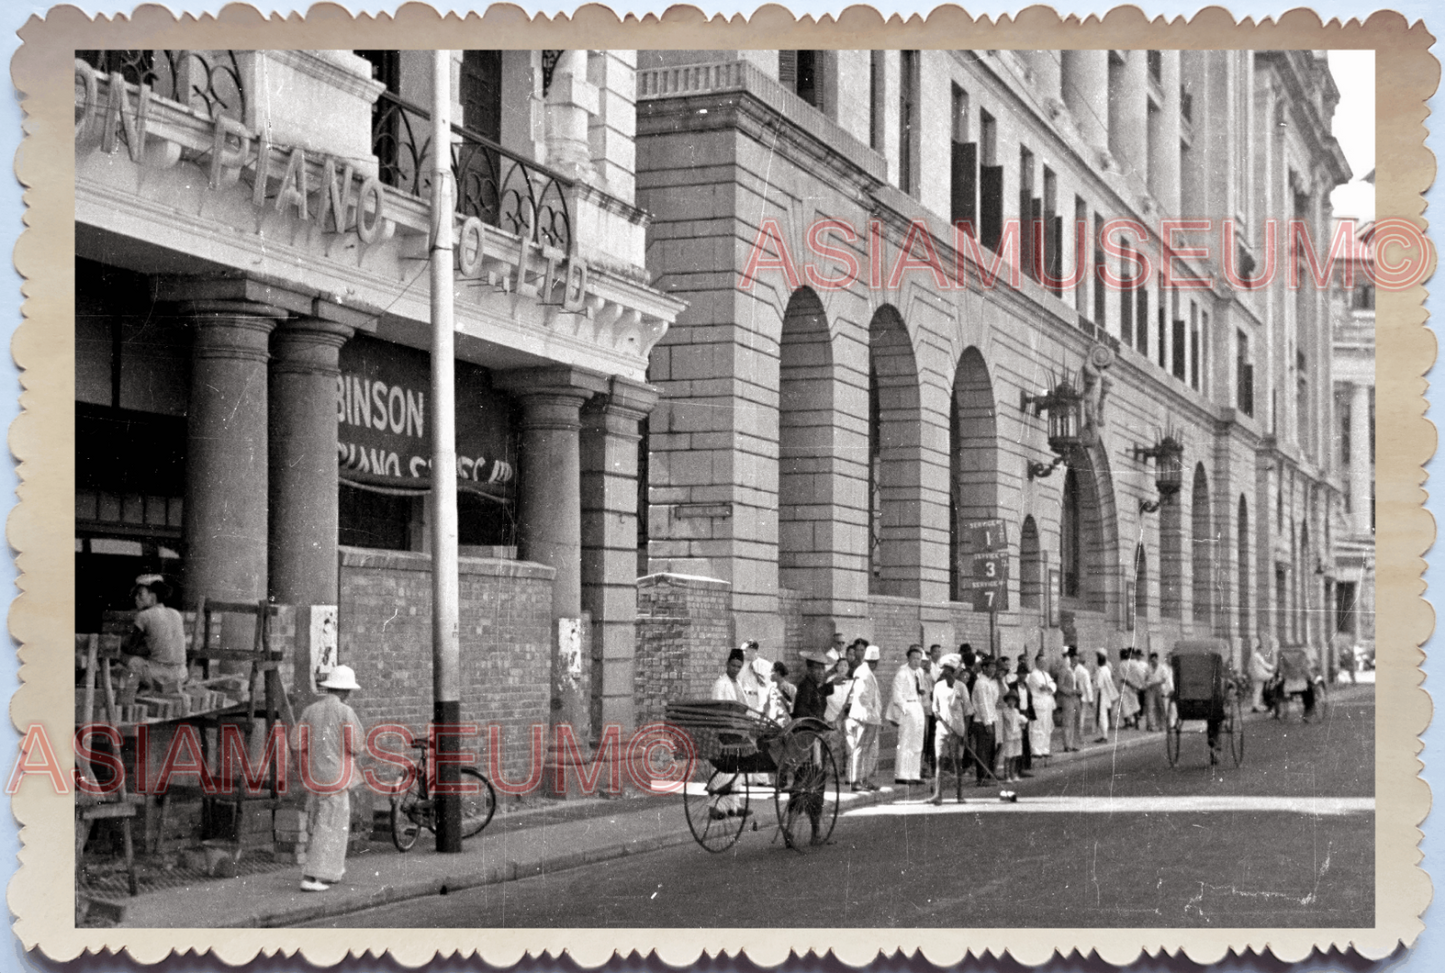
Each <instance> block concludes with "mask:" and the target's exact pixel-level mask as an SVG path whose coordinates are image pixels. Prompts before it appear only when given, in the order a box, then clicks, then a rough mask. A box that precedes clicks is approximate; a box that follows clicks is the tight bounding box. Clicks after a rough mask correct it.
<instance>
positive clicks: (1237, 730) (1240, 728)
mask: <svg viewBox="0 0 1445 973" xmlns="http://www.w3.org/2000/svg"><path fill="white" fill-rule="evenodd" d="M1224 732H1225V733H1228V734H1229V755H1230V756H1231V757H1233V758H1234V766H1236V767H1238V766H1239V765H1240V764H1242V763H1244V713H1243V712H1242V711H1241V709H1240V705H1239V697H1238V696H1235V697H1234V698H1233V699H1231V700H1230V701H1229V707H1228V709H1226V710H1225V711H1224Z"/></svg>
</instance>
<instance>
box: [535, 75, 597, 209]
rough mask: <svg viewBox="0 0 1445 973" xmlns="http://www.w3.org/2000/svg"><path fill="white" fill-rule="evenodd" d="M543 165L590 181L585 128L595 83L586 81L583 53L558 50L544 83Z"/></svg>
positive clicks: (593, 103) (594, 106) (593, 108)
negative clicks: (546, 84) (545, 157)
mask: <svg viewBox="0 0 1445 973" xmlns="http://www.w3.org/2000/svg"><path fill="white" fill-rule="evenodd" d="M546 104H547V165H548V166H550V167H551V168H553V169H556V170H557V171H558V172H560V173H562V174H563V175H564V176H569V177H571V178H573V179H577V180H580V181H582V182H591V181H592V177H593V169H592V147H591V144H590V143H589V141H588V138H587V128H588V124H589V123H590V121H591V118H592V116H593V115H595V114H597V111H598V98H597V86H596V85H594V84H592V83H591V82H589V81H588V80H587V52H586V51H559V52H558V57H557V63H556V65H555V66H554V67H553V68H552V81H551V84H549V85H548V86H547V95H546Z"/></svg>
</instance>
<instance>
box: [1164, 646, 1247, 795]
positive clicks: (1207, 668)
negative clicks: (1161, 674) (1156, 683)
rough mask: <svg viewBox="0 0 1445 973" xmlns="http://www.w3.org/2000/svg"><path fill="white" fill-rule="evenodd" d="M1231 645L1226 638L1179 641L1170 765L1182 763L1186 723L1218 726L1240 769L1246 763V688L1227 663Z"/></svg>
mask: <svg viewBox="0 0 1445 973" xmlns="http://www.w3.org/2000/svg"><path fill="white" fill-rule="evenodd" d="M1228 657H1229V645H1228V643H1226V642H1225V641H1223V640H1222V639H1199V640H1194V641H1184V642H1176V643H1175V645H1174V653H1173V655H1172V656H1171V657H1170V659H1169V664H1170V666H1171V668H1172V669H1173V673H1174V691H1173V692H1172V693H1171V694H1170V697H1169V700H1168V704H1169V717H1168V724H1167V725H1166V726H1165V728H1164V751H1165V755H1166V756H1167V757H1168V758H1169V766H1171V767H1173V766H1175V765H1176V764H1178V762H1179V750H1180V747H1181V745H1182V738H1183V733H1184V721H1185V720H1204V721H1205V722H1206V723H1218V724H1219V733H1220V735H1221V736H1225V737H1227V738H1228V739H1229V754H1230V756H1231V757H1232V758H1233V760H1234V765H1235V766H1236V767H1238V766H1239V765H1240V764H1241V763H1243V762H1244V714H1243V706H1242V705H1241V701H1240V697H1241V693H1242V691H1243V687H1242V686H1241V684H1240V681H1239V680H1238V679H1237V678H1236V677H1235V675H1234V672H1233V670H1232V669H1231V667H1230V666H1229V664H1228V662H1227V661H1226V660H1227V659H1228Z"/></svg>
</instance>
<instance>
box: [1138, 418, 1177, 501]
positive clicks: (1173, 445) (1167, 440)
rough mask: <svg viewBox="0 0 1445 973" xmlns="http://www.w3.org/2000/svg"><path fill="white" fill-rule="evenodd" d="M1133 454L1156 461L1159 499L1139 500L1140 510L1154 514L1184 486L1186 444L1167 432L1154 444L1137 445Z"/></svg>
mask: <svg viewBox="0 0 1445 973" xmlns="http://www.w3.org/2000/svg"><path fill="white" fill-rule="evenodd" d="M1133 454H1134V459H1136V460H1145V461H1148V460H1151V459H1152V460H1153V461H1154V488H1155V489H1156V490H1158V491H1159V499H1158V500H1140V501H1139V512H1140V513H1141V514H1152V513H1154V512H1155V511H1157V510H1158V509H1159V507H1160V506H1161V505H1162V504H1164V503H1165V502H1167V501H1169V500H1172V499H1173V498H1174V497H1175V496H1176V495H1177V494H1178V493H1179V491H1180V490H1181V489H1183V487H1184V444H1183V443H1181V442H1180V441H1179V440H1178V439H1175V438H1174V434H1173V433H1166V434H1165V435H1164V438H1163V439H1161V440H1160V441H1159V442H1158V443H1156V444H1155V445H1153V446H1149V447H1144V446H1135V447H1134V449H1133Z"/></svg>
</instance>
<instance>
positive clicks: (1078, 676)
mask: <svg viewBox="0 0 1445 973" xmlns="http://www.w3.org/2000/svg"><path fill="white" fill-rule="evenodd" d="M1074 658H1075V659H1077V660H1078V661H1076V662H1075V663H1074V685H1075V687H1076V688H1077V689H1078V690H1079V701H1080V702H1079V726H1078V730H1077V733H1078V738H1079V742H1080V743H1082V742H1083V741H1084V740H1085V738H1086V737H1087V736H1088V728H1089V714H1091V713H1092V712H1093V711H1094V677H1093V676H1092V675H1090V674H1089V667H1088V666H1086V665H1084V660H1083V659H1080V658H1079V657H1078V654H1077V653H1075V655H1074Z"/></svg>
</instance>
